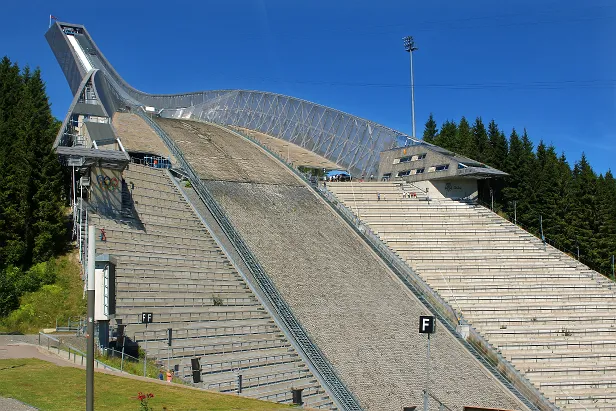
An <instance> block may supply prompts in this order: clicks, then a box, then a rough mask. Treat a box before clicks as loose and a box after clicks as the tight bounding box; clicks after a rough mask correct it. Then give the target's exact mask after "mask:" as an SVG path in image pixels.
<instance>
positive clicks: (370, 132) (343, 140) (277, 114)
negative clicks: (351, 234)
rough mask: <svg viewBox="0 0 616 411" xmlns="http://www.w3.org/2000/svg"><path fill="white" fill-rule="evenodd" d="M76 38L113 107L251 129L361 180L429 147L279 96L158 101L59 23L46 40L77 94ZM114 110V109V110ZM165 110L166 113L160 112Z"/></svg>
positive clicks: (189, 96) (235, 94)
mask: <svg viewBox="0 0 616 411" xmlns="http://www.w3.org/2000/svg"><path fill="white" fill-rule="evenodd" d="M66 27H72V28H75V29H76V30H78V32H79V34H78V35H76V38H77V39H78V41H79V43H80V44H81V45H82V47H83V48H84V49H88V50H93V52H90V53H89V54H88V59H89V60H90V63H91V65H92V66H93V67H94V68H96V69H99V70H100V71H102V72H104V73H105V76H104V77H105V78H106V80H107V83H108V85H109V87H108V89H109V92H110V94H113V96H110V97H109V99H110V100H112V101H111V102H110V103H111V104H114V103H115V104H114V105H118V106H120V105H121V104H122V103H123V104H124V105H127V106H149V107H154V108H155V109H156V110H157V111H159V112H161V115H162V116H164V117H169V118H183V119H193V120H200V121H209V122H213V123H217V124H221V125H232V126H239V127H245V128H249V129H252V130H255V131H259V132H262V133H265V134H268V135H271V136H273V137H277V138H280V139H283V140H286V141H289V142H291V143H293V144H296V145H298V146H300V147H303V148H305V149H307V150H310V151H313V152H315V153H317V154H319V155H321V156H323V157H325V158H327V159H328V160H330V161H332V162H334V163H336V164H338V165H339V166H340V167H341V168H343V169H346V170H348V171H350V172H351V173H353V174H354V175H356V176H361V175H370V174H376V172H377V169H378V163H379V153H380V152H381V151H383V150H388V149H391V148H394V147H396V146H397V145H398V141H399V140H400V139H403V140H405V141H406V142H407V144H413V145H414V144H425V143H423V141H421V140H419V139H416V138H412V137H410V136H407V135H405V134H404V133H401V132H399V131H396V130H393V129H391V128H388V127H385V126H383V125H380V124H377V123H374V122H372V121H369V120H366V119H363V118H360V117H356V116H353V115H350V114H347V113H344V112H341V111H338V110H335V109H332V108H329V107H325V106H322V105H319V104H315V103H311V102H309V101H305V100H301V99H297V98H294V97H289V96H284V95H280V94H274V93H268V92H261V91H248V90H212V91H200V92H194V93H184V94H173V95H162V94H159V95H154V94H148V93H144V92H141V91H139V90H137V89H135V88H133V87H131V86H130V85H129V84H128V83H127V82H126V81H124V79H122V77H121V76H120V75H119V74H118V73H117V72H116V71H115V69H114V68H113V67H112V66H111V64H110V63H109V62H108V60H107V59H106V58H105V57H104V56H103V54H102V53H101V52H100V50H99V49H98V47H97V46H96V44H95V43H94V41H93V40H92V38H91V37H90V35H89V34H88V32H87V30H86V29H85V27H83V26H81V25H76V24H66V23H60V22H56V23H55V24H54V25H52V27H51V28H50V29H49V31H48V32H47V34H46V37H47V39H48V41H49V43H50V45H51V47H52V49H53V50H54V53H55V54H56V57H57V59H58V62H59V63H60V66H61V67H62V70H63V71H64V74H65V76H66V77H67V80H68V82H69V84H70V85H71V88H72V89H73V92H74V91H75V88H76V87H75V86H73V84H79V83H80V82H81V80H82V77H83V76H85V74H86V73H85V72H84V69H83V67H82V66H80V65H79V64H78V63H77V62H78V57H77V56H76V55H75V53H74V52H73V50H72V49H71V48H70V47H68V44H67V41H66V39H65V37H66V36H65V35H64V33H63V28H66ZM118 101H121V102H122V103H116V102H118ZM111 104H110V105H111ZM161 110H162V111H161Z"/></svg>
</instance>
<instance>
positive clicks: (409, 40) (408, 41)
mask: <svg viewBox="0 0 616 411" xmlns="http://www.w3.org/2000/svg"><path fill="white" fill-rule="evenodd" d="M402 40H403V41H404V50H406V51H407V52H408V53H409V54H410V55H411V122H412V123H413V137H415V138H416V137H417V135H416V134H415V81H414V78H413V52H414V51H416V50H419V48H418V47H417V46H416V45H415V40H413V36H406V37H404V38H403V39H402Z"/></svg>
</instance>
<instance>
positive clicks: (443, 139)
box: [434, 120, 458, 151]
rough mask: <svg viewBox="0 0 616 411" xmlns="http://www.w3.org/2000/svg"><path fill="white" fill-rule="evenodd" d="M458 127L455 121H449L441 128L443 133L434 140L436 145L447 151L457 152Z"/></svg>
mask: <svg viewBox="0 0 616 411" xmlns="http://www.w3.org/2000/svg"><path fill="white" fill-rule="evenodd" d="M457 131H458V126H457V125H456V123H455V122H454V121H450V120H447V121H445V122H444V123H443V125H442V126H441V131H440V133H438V135H437V136H436V139H434V144H436V145H437V146H439V147H443V148H446V149H447V150H452V151H455V148H454V146H455V142H456V133H457Z"/></svg>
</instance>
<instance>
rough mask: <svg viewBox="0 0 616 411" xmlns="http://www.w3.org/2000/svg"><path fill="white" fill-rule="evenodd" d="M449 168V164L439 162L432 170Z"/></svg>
mask: <svg viewBox="0 0 616 411" xmlns="http://www.w3.org/2000/svg"><path fill="white" fill-rule="evenodd" d="M447 169H449V164H441V165H440V166H436V168H435V170H434V171H437V172H438V171H445V170H447Z"/></svg>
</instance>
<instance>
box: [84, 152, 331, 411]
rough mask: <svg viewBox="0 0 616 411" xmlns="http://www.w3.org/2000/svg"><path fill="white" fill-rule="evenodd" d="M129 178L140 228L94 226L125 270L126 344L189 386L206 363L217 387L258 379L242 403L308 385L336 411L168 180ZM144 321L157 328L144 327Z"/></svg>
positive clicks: (147, 171) (119, 286) (309, 399)
mask: <svg viewBox="0 0 616 411" xmlns="http://www.w3.org/2000/svg"><path fill="white" fill-rule="evenodd" d="M124 179H125V182H126V187H127V188H128V189H129V191H130V197H128V198H130V199H132V204H133V207H134V209H135V213H133V215H135V217H136V218H138V221H132V220H130V219H125V220H123V221H117V220H111V219H107V218H103V217H100V216H97V215H95V214H92V216H91V221H92V222H93V223H94V224H95V225H96V227H97V228H99V229H100V228H103V229H105V233H106V237H107V238H106V241H101V240H100V238H97V253H99V254H100V253H109V254H111V255H113V256H114V257H115V258H116V260H117V261H118V266H117V267H116V297H117V301H116V312H117V314H116V319H119V320H121V321H122V323H123V324H124V325H126V328H125V333H126V335H128V336H130V337H131V338H132V339H133V340H134V341H136V342H137V343H138V344H139V345H140V346H141V347H142V348H143V347H145V346H146V345H147V352H148V356H149V357H153V358H156V359H158V361H160V362H161V363H162V364H164V366H165V367H166V366H171V367H173V366H175V365H178V366H180V369H181V370H183V374H182V375H183V376H184V377H186V378H187V379H190V378H191V376H192V374H191V373H190V360H191V358H194V357H199V358H200V361H201V364H202V371H203V375H204V377H205V376H207V380H208V385H211V386H212V387H218V388H216V389H219V390H221V391H226V390H230V389H233V388H232V387H230V386H229V384H228V383H229V381H234V380H235V378H236V374H235V370H237V369H240V370H250V371H251V372H252V373H253V374H252V375H253V376H252V377H249V378H248V379H247V380H245V384H244V387H243V392H242V395H246V396H250V397H253V398H259V399H268V400H271V399H274V400H277V401H278V400H279V401H286V402H290V401H291V387H299V386H302V387H305V389H306V390H305V391H304V400H305V401H306V404H307V405H314V406H324V407H327V406H328V405H331V400H330V399H329V397H328V396H327V394H325V393H324V392H323V390H322V388H321V387H320V385H319V384H318V383H317V382H316V379H315V378H314V376H313V375H312V374H311V373H310V371H308V369H307V368H306V367H305V365H304V364H303V361H302V360H301V359H300V358H299V356H298V355H297V353H296V352H295V351H294V349H293V348H292V347H291V345H290V343H289V342H288V341H287V340H286V338H285V337H284V334H283V333H282V332H281V331H280V329H279V328H278V327H277V325H276V324H275V323H274V321H273V320H272V318H271V317H270V316H269V314H268V313H267V311H266V310H265V309H264V308H263V307H262V305H261V304H260V303H259V302H258V300H257V298H256V297H255V296H254V295H253V294H252V292H251V291H250V289H249V288H248V286H247V284H246V283H245V281H244V280H243V279H242V278H241V276H240V275H239V274H238V273H237V271H236V270H235V268H234V267H233V266H232V265H231V263H230V262H229V260H228V258H227V257H226V256H225V255H224V254H223V252H222V250H221V249H220V247H219V246H218V245H217V244H216V242H215V241H214V240H213V239H212V237H211V236H210V235H209V233H208V232H207V230H206V229H205V228H204V227H203V225H202V224H201V221H200V220H199V219H198V218H197V216H196V215H195V214H194V212H193V210H192V208H191V207H190V206H189V205H188V203H186V202H185V201H184V198H183V197H182V196H181V195H180V193H179V192H178V191H177V189H176V187H175V185H174V184H173V182H172V181H171V180H170V179H169V177H168V175H167V174H166V172H165V171H164V170H157V169H151V168H148V167H144V166H139V165H134V164H131V165H130V169H129V170H126V171H125V173H124ZM97 236H98V234H97ZM142 312H152V313H153V314H154V317H155V323H152V324H149V325H148V326H147V328H146V326H145V325H144V324H141V323H140V317H141V313H142ZM168 328H172V329H173V344H172V346H171V347H169V346H168V345H167V342H168V339H167V329H168ZM146 342H147V343H146ZM208 385H203V386H204V387H206V388H207V386H208Z"/></svg>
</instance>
